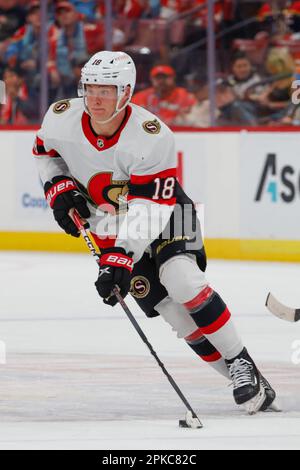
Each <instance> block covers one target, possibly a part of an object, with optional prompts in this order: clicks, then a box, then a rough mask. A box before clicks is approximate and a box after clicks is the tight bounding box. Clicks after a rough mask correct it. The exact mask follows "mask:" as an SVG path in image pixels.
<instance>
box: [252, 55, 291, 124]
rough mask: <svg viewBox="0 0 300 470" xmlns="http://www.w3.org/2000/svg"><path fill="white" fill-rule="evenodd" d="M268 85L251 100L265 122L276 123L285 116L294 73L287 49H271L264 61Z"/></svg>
mask: <svg viewBox="0 0 300 470" xmlns="http://www.w3.org/2000/svg"><path fill="white" fill-rule="evenodd" d="M266 71H267V72H268V74H269V76H270V77H269V82H270V83H269V84H268V85H267V86H266V87H264V90H263V92H261V93H259V94H257V95H254V93H253V94H252V93H251V99H252V100H253V101H255V102H256V103H257V107H258V110H259V115H260V116H262V118H264V121H265V122H270V121H277V120H279V119H281V118H283V116H284V115H285V114H286V110H287V108H288V106H289V104H290V93H291V84H292V81H293V74H294V72H295V63H294V61H293V58H292V56H291V55H290V53H289V51H288V49H286V48H284V47H280V48H279V47H278V48H272V49H271V50H270V51H269V54H268V57H267V60H266Z"/></svg>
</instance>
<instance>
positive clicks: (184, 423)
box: [179, 419, 190, 428]
mask: <svg viewBox="0 0 300 470" xmlns="http://www.w3.org/2000/svg"><path fill="white" fill-rule="evenodd" d="M179 427H180V428H189V427H190V426H189V425H188V423H187V422H186V420H185V419H180V420H179Z"/></svg>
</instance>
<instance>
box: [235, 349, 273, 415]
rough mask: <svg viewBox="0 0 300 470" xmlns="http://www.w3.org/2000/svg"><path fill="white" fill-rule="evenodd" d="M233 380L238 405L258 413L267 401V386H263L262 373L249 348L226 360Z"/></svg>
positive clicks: (249, 411) (250, 412) (251, 413)
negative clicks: (249, 352) (248, 350)
mask: <svg viewBox="0 0 300 470" xmlns="http://www.w3.org/2000/svg"><path fill="white" fill-rule="evenodd" d="M226 364H227V367H228V370H229V374H230V377H231V379H232V382H233V396H234V399H235V402H236V404H237V405H243V406H244V407H245V408H246V410H247V413H248V414H250V415H253V414H255V413H257V411H259V410H260V409H261V407H262V406H263V404H264V403H265V401H266V392H265V388H264V387H263V386H261V376H260V373H259V371H258V369H257V367H256V365H255V363H254V362H253V360H252V359H251V357H250V356H249V354H248V352H247V349H246V348H244V349H243V350H242V352H241V353H240V354H239V355H238V356H237V357H235V358H234V359H232V360H230V361H226Z"/></svg>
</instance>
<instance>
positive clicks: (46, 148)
mask: <svg viewBox="0 0 300 470" xmlns="http://www.w3.org/2000/svg"><path fill="white" fill-rule="evenodd" d="M33 153H34V156H35V158H36V161H37V165H38V170H39V173H40V176H41V179H42V181H43V183H44V184H45V183H46V182H47V181H51V180H52V178H53V177H55V176H61V175H64V176H70V177H71V178H72V179H73V181H74V182H75V184H76V186H77V188H78V189H79V190H80V191H81V192H82V194H83V195H84V196H85V198H86V199H87V201H88V205H89V209H90V211H91V217H90V218H89V223H90V227H91V232H92V234H93V236H94V238H95V240H96V243H97V244H98V245H99V246H100V247H101V246H102V247H103V246H106V244H105V243H102V242H101V240H104V239H105V237H107V236H108V235H109V236H111V237H116V241H115V245H116V246H120V247H123V248H124V249H125V250H126V252H130V251H131V252H132V253H133V257H134V260H135V261H137V260H138V259H140V257H141V256H142V254H143V252H144V251H145V249H146V248H147V246H148V245H149V244H150V243H151V242H152V241H153V240H154V239H156V238H157V237H158V235H159V234H160V233H161V231H162V230H163V229H164V227H165V225H166V224H167V222H168V220H169V218H170V215H171V213H172V211H173V207H174V205H175V203H176V191H175V187H176V167H177V161H176V153H175V145H174V136H173V134H172V132H171V131H170V129H169V128H168V127H167V126H166V125H165V124H163V123H162V122H160V121H159V120H158V119H157V117H156V116H154V115H153V114H151V113H149V112H148V111H146V110H145V109H143V108H141V107H139V106H136V105H133V104H131V105H129V106H127V108H126V115H125V118H124V120H123V122H122V124H121V126H120V128H119V129H118V130H117V132H116V133H115V134H114V135H113V136H111V137H109V138H107V137H104V136H100V135H96V134H95V133H94V131H93V129H92V127H91V124H90V117H89V115H88V114H87V113H86V112H85V110H84V105H83V99H82V98H76V99H72V100H63V101H59V102H57V103H54V104H53V105H51V106H50V108H49V110H48V112H47V113H46V115H45V118H44V121H43V123H42V126H41V129H40V130H39V131H38V133H37V137H36V142H35V146H34V149H33ZM124 197H126V198H127V203H128V211H127V213H126V214H125V215H124V214H123V215H118V212H119V211H118V209H119V204H120V202H121V203H122V202H124ZM137 209H138V210H137ZM107 214H109V215H107ZM137 214H138V217H137ZM104 217H105V223H104ZM108 219H109V221H108ZM116 222H120V223H119V224H117V223H116ZM101 243H102V244H101Z"/></svg>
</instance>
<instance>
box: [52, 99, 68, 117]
mask: <svg viewBox="0 0 300 470" xmlns="http://www.w3.org/2000/svg"><path fill="white" fill-rule="evenodd" d="M70 106H71V103H70V100H61V101H58V102H57V103H55V105H54V108H53V112H54V113H55V114H61V113H64V112H65V111H67V109H69V108H70Z"/></svg>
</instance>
